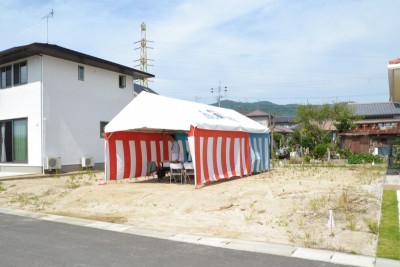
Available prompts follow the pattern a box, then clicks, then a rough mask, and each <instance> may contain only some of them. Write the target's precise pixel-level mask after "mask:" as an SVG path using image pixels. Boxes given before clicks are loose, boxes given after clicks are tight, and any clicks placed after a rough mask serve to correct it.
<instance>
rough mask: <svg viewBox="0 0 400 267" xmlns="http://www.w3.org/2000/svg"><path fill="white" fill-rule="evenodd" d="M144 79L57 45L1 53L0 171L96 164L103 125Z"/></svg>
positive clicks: (100, 159)
mask: <svg viewBox="0 0 400 267" xmlns="http://www.w3.org/2000/svg"><path fill="white" fill-rule="evenodd" d="M151 77H154V75H152V74H149V73H145V72H142V71H139V70H136V69H133V68H130V67H126V66H123V65H120V64H116V63H113V62H110V61H106V60H103V59H100V58H96V57H93V56H90V55H87V54H83V53H80V52H76V51H73V50H70V49H66V48H63V47H60V46H57V45H51V44H43V43H33V44H29V45H25V46H19V47H14V48H11V49H8V50H4V51H1V52H0V171H3V172H10V171H11V172H12V171H15V172H28V173H40V172H42V171H44V170H45V169H58V168H60V167H61V168H62V170H63V171H70V170H77V169H81V167H82V163H83V165H84V166H93V165H94V163H96V166H95V167H100V168H101V167H102V166H104V139H103V128H104V126H105V125H106V124H107V123H108V122H109V121H110V120H111V119H112V118H113V117H114V116H115V115H116V114H117V113H118V112H120V111H121V109H123V108H124V107H125V106H126V105H127V104H128V103H129V102H130V101H131V100H132V99H133V98H134V96H135V94H136V93H135V91H134V80H137V79H144V78H151ZM135 89H136V88H135ZM137 90H139V91H140V90H142V89H140V88H137ZM82 158H83V159H82Z"/></svg>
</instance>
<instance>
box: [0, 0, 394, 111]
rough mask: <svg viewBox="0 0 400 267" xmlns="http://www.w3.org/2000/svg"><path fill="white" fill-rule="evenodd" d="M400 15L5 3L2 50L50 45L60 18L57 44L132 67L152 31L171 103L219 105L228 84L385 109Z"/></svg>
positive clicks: (275, 3)
mask: <svg viewBox="0 0 400 267" xmlns="http://www.w3.org/2000/svg"><path fill="white" fill-rule="evenodd" d="M399 8H400V2H399V3H397V2H394V1H389V0H383V1H379V2H376V1H372V0H371V1H370V0H366V1H312V0H304V1H297V2H296V1H288V0H270V1H266V0H248V1H242V0H232V1H212V0H206V1H194V0H191V1H189V0H175V1H167V0H159V1H156V2H154V1H139V0H137V1H130V0H120V1H108V0H107V1H105V0H101V1H78V0H70V1H65V0H64V1H61V0H51V1H50V0H49V1H18V0H17V1H5V0H0V9H1V10H2V13H1V15H0V32H1V34H2V36H6V37H7V38H2V42H1V43H0V50H4V49H8V48H10V47H13V46H18V45H24V44H28V43H31V42H46V21H45V20H43V19H42V17H43V16H45V15H46V14H48V12H49V11H50V10H51V9H54V11H55V15H54V18H52V19H49V40H50V43H56V44H58V45H61V46H64V47H67V48H70V49H74V50H77V51H80V52H83V53H88V54H90V55H94V56H97V57H101V58H105V59H108V60H111V61H115V62H117V63H120V64H124V65H127V66H131V67H132V66H135V64H137V62H135V61H134V60H137V59H138V58H139V50H135V48H138V44H134V42H136V41H138V40H140V38H141V32H140V24H141V23H142V22H143V21H144V22H146V24H147V39H148V40H151V41H153V43H149V45H150V46H152V47H153V48H154V49H148V51H147V54H148V57H149V58H150V59H153V60H154V62H153V65H154V66H153V67H149V68H148V71H149V72H151V73H153V74H155V75H156V78H155V79H154V81H153V82H152V83H150V85H151V87H152V88H153V89H154V90H156V91H157V92H159V93H160V94H163V95H167V96H172V97H177V98H183V99H188V100H194V99H197V100H198V99H201V100H200V101H201V102H204V103H211V102H214V101H215V94H214V95H213V94H211V92H210V88H212V87H213V88H215V87H218V86H219V82H221V86H222V87H225V86H227V87H228V95H227V97H228V98H229V99H232V100H236V101H238V100H240V101H249V102H253V101H257V100H270V101H272V102H277V103H293V102H305V101H307V100H308V101H311V102H312V101H315V102H324V101H328V102H329V101H332V100H333V99H339V100H353V101H359V102H367V101H386V100H387V99H388V88H387V87H388V85H387V69H386V66H387V62H388V60H390V59H393V58H396V57H398V56H399V54H400V53H399V50H398V46H397V45H396V44H397V43H398V42H399V41H400V33H399V32H398V30H397V25H399V23H400V18H399V17H398V16H397V10H399ZM15 21H18V23H15Z"/></svg>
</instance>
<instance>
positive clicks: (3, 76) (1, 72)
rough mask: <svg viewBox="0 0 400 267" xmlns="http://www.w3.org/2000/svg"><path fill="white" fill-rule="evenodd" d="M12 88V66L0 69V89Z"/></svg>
mask: <svg viewBox="0 0 400 267" xmlns="http://www.w3.org/2000/svg"><path fill="white" fill-rule="evenodd" d="M10 86H11V65H9V66H4V67H1V68H0V88H6V87H10Z"/></svg>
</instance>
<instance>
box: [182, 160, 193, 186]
mask: <svg viewBox="0 0 400 267" xmlns="http://www.w3.org/2000/svg"><path fill="white" fill-rule="evenodd" d="M183 168H184V169H185V170H184V178H185V184H186V183H187V180H189V182H190V183H191V182H192V180H191V179H190V177H193V180H194V179H195V174H194V167H193V163H192V162H185V163H183Z"/></svg>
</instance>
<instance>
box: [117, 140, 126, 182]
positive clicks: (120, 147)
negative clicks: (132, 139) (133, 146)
mask: <svg viewBox="0 0 400 267" xmlns="http://www.w3.org/2000/svg"><path fill="white" fill-rule="evenodd" d="M115 149H116V151H117V180H120V179H123V178H124V143H123V141H121V140H117V141H115Z"/></svg>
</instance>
